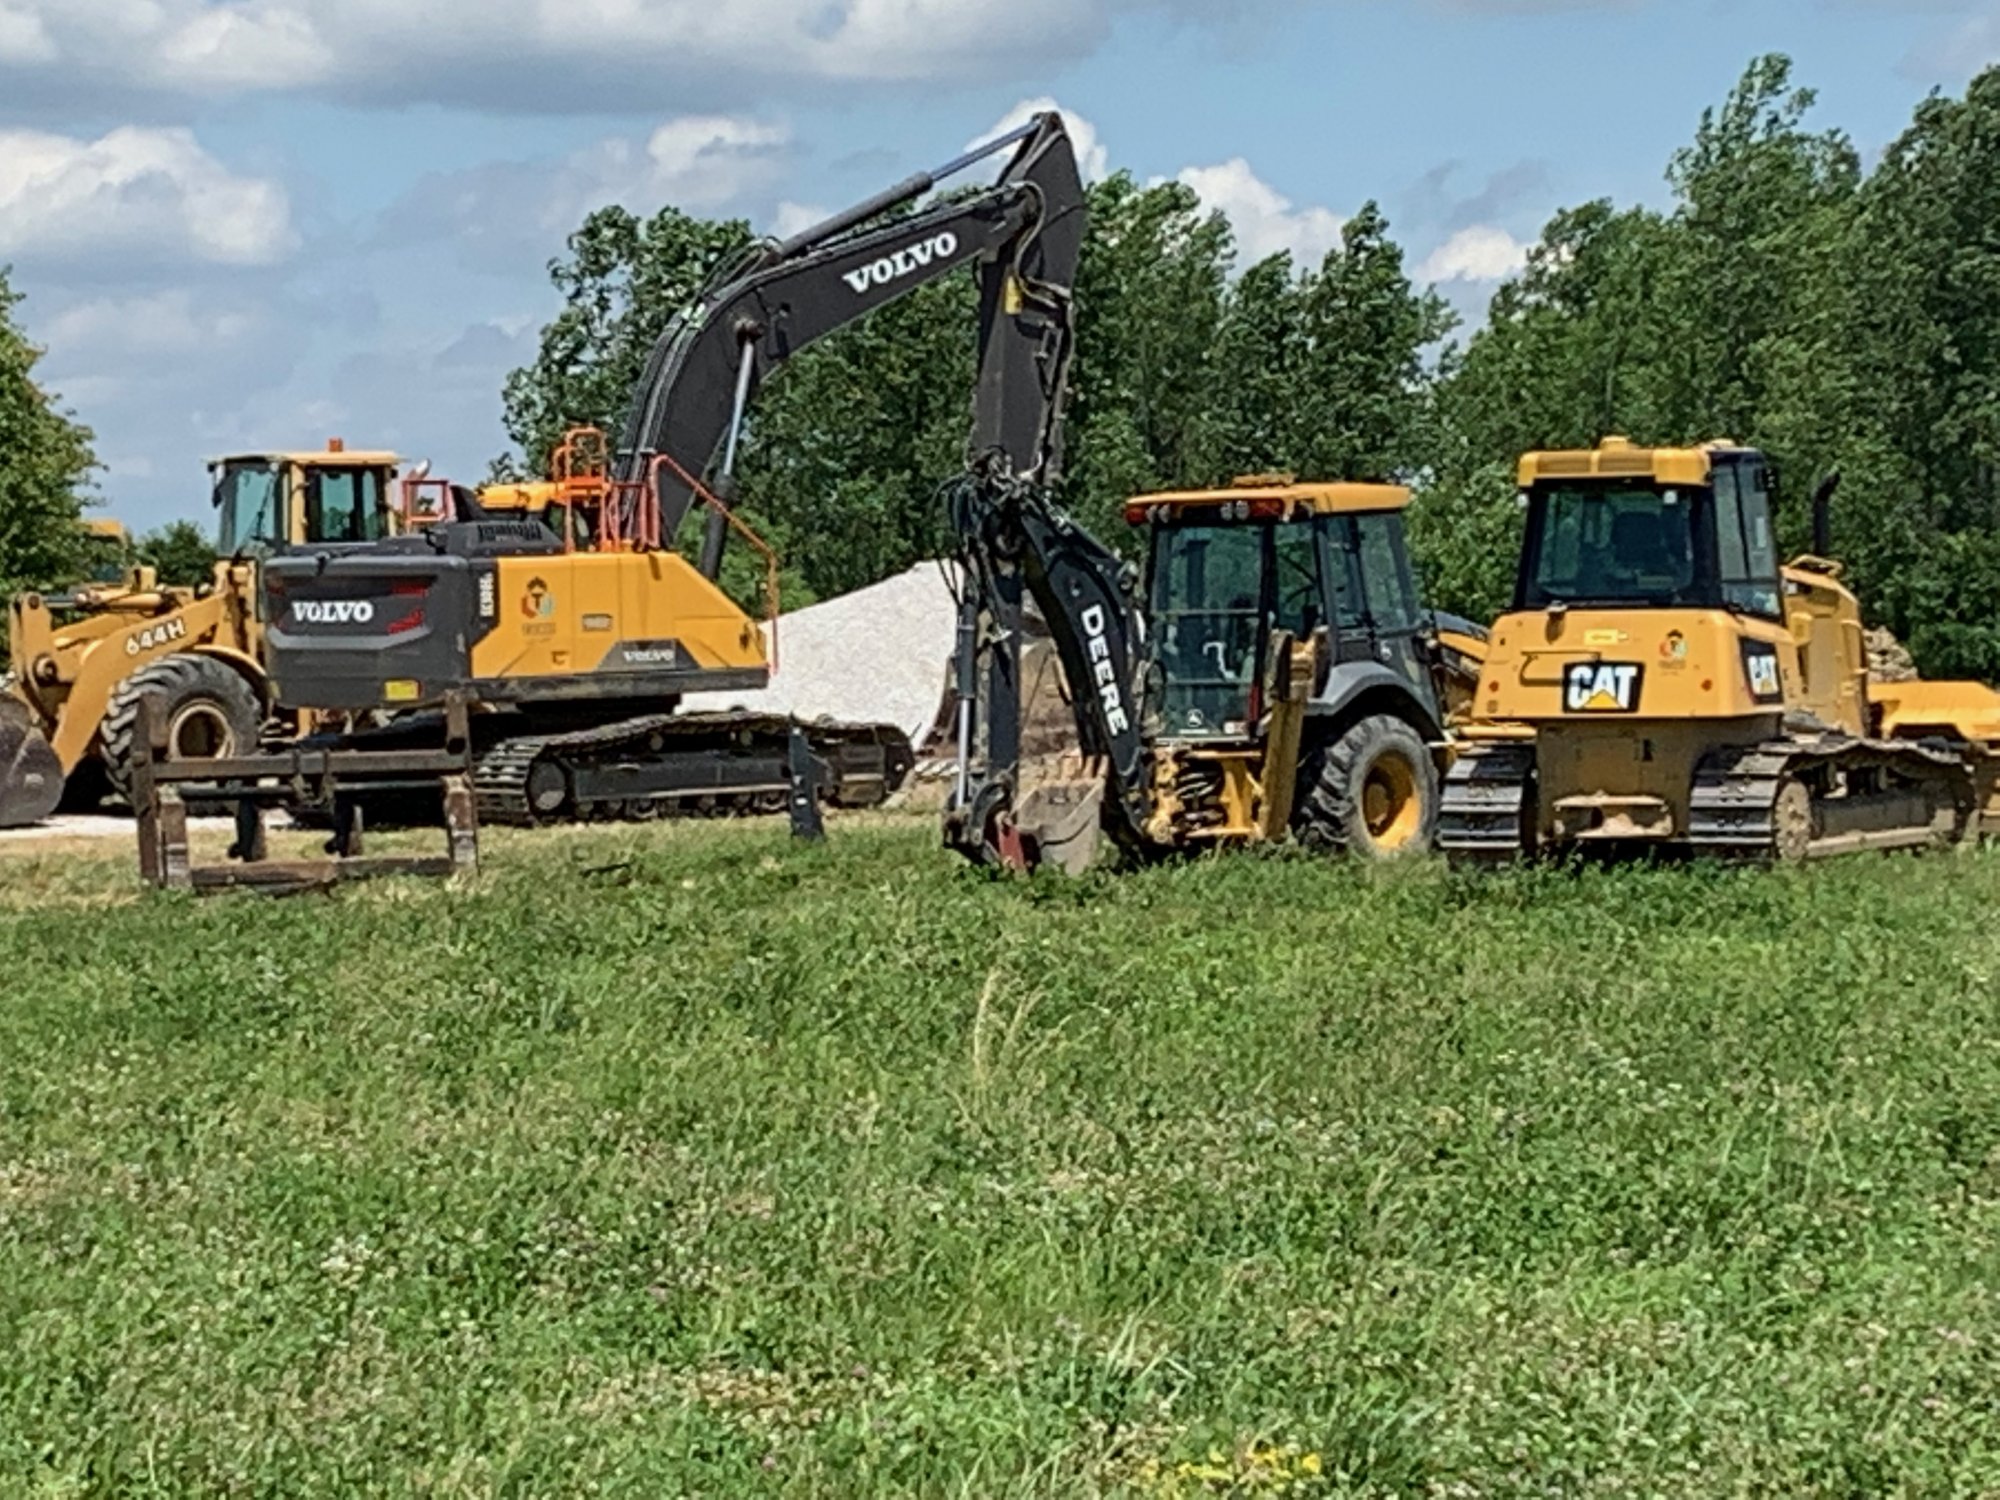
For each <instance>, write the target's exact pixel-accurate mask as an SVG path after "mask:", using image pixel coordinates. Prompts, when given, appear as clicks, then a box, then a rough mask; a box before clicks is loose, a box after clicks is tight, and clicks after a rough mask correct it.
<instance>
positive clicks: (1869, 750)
mask: <svg viewBox="0 0 2000 1500" xmlns="http://www.w3.org/2000/svg"><path fill="white" fill-rule="evenodd" d="M1836 774H1837V775H1838V776H1839V777H1840V778H1841V779H1842V780H1845V779H1847V778H1850V777H1855V776H1863V775H1865V776H1870V777H1879V778H1882V779H1884V780H1888V781H1893V782H1894V783H1895V784H1896V786H1897V788H1898V789H1899V790H1903V791H1909V792H1920V793H1922V794H1923V796H1924V797H1925V799H1926V801H1927V804H1928V805H1929V807H1930V808H1931V809H1932V810H1933V812H1932V816H1931V817H1929V818H1927V819H1925V820H1924V821H1922V822H1920V823H1919V822H1907V821H1906V822H1904V823H1902V824H1901V825H1900V826H1885V827H1881V828H1877V829H1872V830H1866V831H1843V832H1832V833H1828V832H1826V831H1824V830H1825V827H1826V825H1827V823H1828V822H1829V821H1832V820H1833V818H1834V817H1835V815H1837V814H1838V812H1839V811H1840V809H1841V806H1842V803H1841V799H1839V798H1838V797H1835V796H1831V795H1829V794H1828V792H1827V790H1826V787H1827V783H1828V781H1829V780H1830V779H1831V777H1832V776H1833V775H1836ZM1792 786H1804V787H1805V789H1806V792H1807V795H1808V798H1809V800H1807V799H1805V798H1802V799H1797V800H1796V802H1795V807H1796V808H1797V809H1798V811H1788V810H1787V808H1786V807H1785V805H1784V803H1785V799H1786V796H1787V791H1786V789H1787V788H1788V787H1792ZM1972 802H1973V785H1972V774H1971V771H1970V768H1969V767H1968V766H1967V765H1966V763H1965V761H1964V760H1963V759H1962V758H1961V757H1960V756H1958V755H1955V754H1953V753H1952V752H1950V751H1948V750H1938V749H1933V748H1931V747H1929V746H1926V745H1920V744H1910V743H1902V742H1893V741H1883V740H1862V739H1854V738H1851V737H1848V736H1843V735H1828V736H1824V737H1821V738H1818V739H1814V740H1768V741H1765V742H1764V743H1762V744H1757V745H1747V746H1739V747H1735V748H1731V749H1724V750H1716V751H1712V752H1711V753H1710V754H1709V755H1707V756H1706V757H1704V758H1703V760H1702V761H1701V763H1700V765H1699V766H1697V767H1696V769H1695V778H1694V786H1693V788H1692V790H1691V795H1690V797H1689V803H1688V829H1687V843H1688V845H1689V847H1690V848H1692V849H1694V850H1695V851H1697V852H1698V853H1703V854H1708V855H1712V856H1714V857H1716V858H1718V859H1724V860H1728V861H1731V862H1733V863H1747V864H1775V863H1778V862H1780V861H1781V860H1785V859H1794V858H1818V857H1822V856H1825V855H1830V854H1839V853H1846V852H1848V851H1850V850H1854V849H1863V848H1896V847H1907V846H1916V845H1923V844H1930V843H1935V842H1940V841H1941V842H1947V843H1955V842H1957V841H1959V840H1960V839H1962V838H1964V837H1965V836H1966V833H1967V830H1968V829H1969V827H1970V826H1971V821H1972ZM1946 808H1949V809H1951V813H1950V822H1949V827H1948V828H1945V829H1940V827H1939V826H1938V822H1937V818H1938V815H1939V814H1940V813H1942V812H1943V810H1944V809H1946ZM1800 812H1804V813H1806V814H1808V817H1807V821H1806V822H1805V823H1804V825H1803V826H1799V824H1798V821H1797V819H1798V817H1799V813H1800Z"/></svg>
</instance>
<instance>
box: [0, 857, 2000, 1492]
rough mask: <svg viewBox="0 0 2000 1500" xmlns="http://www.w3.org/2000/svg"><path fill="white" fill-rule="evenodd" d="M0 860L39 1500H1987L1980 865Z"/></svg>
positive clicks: (1, 1036)
mask: <svg viewBox="0 0 2000 1500" xmlns="http://www.w3.org/2000/svg"><path fill="white" fill-rule="evenodd" d="M494 845H495V849H494V854H493V857H492V859H491V860H490V862H489V866H488V869H487V870H486V871H485V872H484V873H482V874H481V875H480V876H479V877H478V879H477V880H476V881H474V882H473V883H471V884H470V885H467V886H463V887H448V886H445V885H431V884H423V883H417V882H386V883H382V884H378V885H375V886H371V887H365V888H355V889H350V890H348V891H344V892H341V893H338V894H335V895H332V896H308V897H302V898H297V899H292V900H284V901H271V900H263V899H259V898H255V897H239V898H228V899H215V900H206V901H200V902H197V901H194V900H192V899H179V898H160V897H142V896H141V895H140V894H139V893H138V892H137V891H136V890H135V889H134V886H135V881H134V879H133V877H132V876H131V874H130V872H129V868H128V864H129V854H128V851H127V850H126V849H125V848H124V847H123V846H122V845H119V846H117V847H116V848H115V850H108V851H106V852H105V853H103V854H101V855H97V856H82V857H79V856H75V855H70V854H65V853H47V854H42V855H36V856H32V857H31V856H27V855H24V854H22V853H20V852H13V853H9V854H6V855H4V856H0V956H3V957H4V963H5V969H4V973H5V978H4V981H0V983H4V992H5V1004H4V1005H0V1333H3V1334H4V1347H5V1350H6V1355H5V1358H4V1360H0V1488H4V1490H5V1492H7V1493H20V1494H47V1495H63V1494H110V1493H118V1494H135V1495H136V1494H186V1493H227V1494H246V1495H247V1494H255V1495H272V1496H300V1495H320V1494H336V1493H355V1494H363V1493H365V1494H371V1495H372V1494H387V1495H393V1494H426V1495H461V1494H462V1495H488V1494H493V1495H499V1494H505V1495H574V1494H585V1493H602V1494H629V1495H637V1496H673V1495H684V1494H685V1495H693V1494H700V1495H710V1496H728V1495H808V1494H811V1495H860V1494H871V1495H872V1494H895V1495H911V1496H940V1495H966V1496H1006V1495H1026V1494H1034V1495H1050V1496H1075V1495H1088V1494H1097V1493H1118V1494H1127V1493H1129V1494H1139V1495H1154V1496H1198V1495H1221V1494H1239V1495H1261V1494H1301V1495H1317V1494H1327V1495H1333V1494H1435V1495H1446V1496H1461V1495H1462V1496H1475V1495H1530V1494H1532V1495H1551V1494H1561V1495H1568V1494H1657V1495H1708V1494H1746V1493H1754V1494H1774V1495H1775V1494H1786V1495H1792V1494H1821V1495H1842V1496H1845V1495H1877V1494H1888V1493H1909V1494H1936V1495H1968V1494H1977V1493H1980V1492H1985V1493H1989V1494H2000V1408H1997V1407H1996V1403H2000V1317H1996V1306H1995V1298H1996V1287H2000V1253H1996V1245H1995V1235H1996V1231H1997V1230H2000V1025H1996V1021H2000V1017H1997V1016H1996V1002H1995V998H1994V997H1995V979H1996V976H2000V922H1996V917H1995V914H1996V911H2000V851H1996V852H1992V853H1986V852H1971V853H1962V854H1956V855H1945V856H1938V857H1933V858H1910V859H1901V858H1899V859H1859V860H1853V861H1849V862H1845V863H1842V864H1838V865H1834V866H1828V867H1824V868H1815V869H1808V870H1803V871H1788V872H1782V873H1776V874H1759V873H1750V872H1746V873H1730V872H1719V871H1713V870H1704V869H1700V868H1691V869H1657V870H1626V871H1586V872H1582V873H1565V872H1561V871H1539V872H1532V873H1527V874H1508V875H1501V876H1496V877H1491V878H1483V879H1480V878H1469V877H1462V876H1454V875H1452V874H1451V873H1449V872H1447V871H1446V870H1444V869H1443V868H1442V867H1441V866H1438V865H1435V864H1429V865H1421V866H1417V867H1412V868H1402V869H1395V870H1390V871H1386V872H1385V871H1381V870H1370V869H1364V868H1359V867H1355V866H1347V865H1337V864H1328V863H1321V862H1315V861H1312V860H1308V859H1304V858H1299V857H1272V858H1255V857H1249V856H1243V857H1236V858H1229V859H1221V860H1213V861H1207V862H1203V863H1199V864H1194V865H1189V866H1185V867H1181V868H1170V869H1159V870H1153V871H1148V872H1145V873H1141V874H1137V875H1132V876H1127V877H1111V876H1104V877H1093V878H1090V879H1087V880H1084V881H1081V882H1075V883H1065V882H1062V881H1060V880H1056V879H1050V880H1046V881H1036V882H1032V883H1013V884H1008V883H999V882H994V881H989V880H987V879H985V878H982V877H981V876H979V875H977V874H975V873H974V872H972V871H969V870H966V869H962V868H960V867H959V866H957V865H956V864H955V863H954V862H953V861H952V860H951V859H950V858H949V857H947V856H946V855H944V854H943V853H941V852H939V851H938V850H937V849H936V848H935V847H934V838H933V835H932V831H931V829H930V828H929V826H928V825H926V824H921V823H917V822H904V823H900V824H899V823H896V822H893V821H880V822H866V823H847V824H842V825H839V826H838V827H837V828H836V830H835V837H834V838H833V840H832V841H831V842H829V843H828V844H826V845H824V846H822V847H817V848H797V847H793V846H791V845H790V844H789V843H788V841H787V840H786V838H785V836H784V833H783V830H782V827H781V826H774V825H771V824H757V825H746V826H720V827H718V826H685V827H667V828H662V827H654V828H651V829H645V830H639V831H634V832H630V833H616V834H613V835H611V836H610V837H609V838H606V837H604V836H602V835H599V836H597V837H586V836H585V835H584V834H582V833H556V834H551V835H543V836H540V837H516V838H511V839H498V840H495V841H494Z"/></svg>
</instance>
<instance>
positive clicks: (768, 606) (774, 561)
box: [646, 453, 780, 674]
mask: <svg viewBox="0 0 2000 1500" xmlns="http://www.w3.org/2000/svg"><path fill="white" fill-rule="evenodd" d="M662 468H666V469H671V470H672V471H673V473H674V475H675V477H677V478H678V479H679V480H680V481H681V483H682V484H684V485H686V486H687V487H688V489H689V490H690V491H691V492H692V493H693V495H694V497H695V499H697V500H699V501H700V502H701V503H702V504H703V505H706V506H707V507H709V509H711V510H713V511H714V512H715V513H716V514H717V515H719V516H721V517H722V519H723V520H724V521H725V522H726V523H728V526H729V529H730V530H731V531H733V532H735V533H736V534H737V535H738V536H740V537H741V538H743V540H744V541H745V542H747V543H748V544H749V546H750V549H751V550H752V551H753V552H755V553H756V554H757V555H758V556H759V557H761V558H763V559H764V623H765V625H766V626H767V627H768V628H769V630H770V632H771V671H772V672H773V673H774V674H775V673H776V672H777V670H778V606H779V589H780V585H779V578H778V571H779V570H778V554H777V553H776V552H775V551H774V550H772V547H771V544H770V543H769V542H767V541H765V540H764V539H763V538H762V537H761V536H759V535H757V533H756V532H755V531H753V530H751V528H750V525H749V523H748V522H746V521H745V520H743V518H742V517H741V516H739V515H737V514H736V512H735V511H733V510H731V509H730V508H729V507H728V506H727V505H725V504H723V503H722V501H721V500H719V499H717V498H716V496H715V495H714V494H713V493H712V492H711V491H710V490H709V488H708V486H706V485H705V484H703V483H702V482H701V481H700V480H699V479H696V478H695V477H694V475H692V474H690V473H689V472H688V471H687V470H686V469H685V468H683V467H682V466H681V464H680V462H679V461H678V460H676V459H675V458H674V456H673V455H672V454H670V453H659V454H655V455H654V457H653V462H652V464H651V465H650V466H649V468H648V470H647V485H646V488H647V492H648V494H649V496H650V497H651V508H652V514H653V527H654V531H655V534H656V535H657V532H658V528H659V520H660V502H659V494H660V486H659V484H658V482H657V481H658V476H659V472H660V470H661V469H662Z"/></svg>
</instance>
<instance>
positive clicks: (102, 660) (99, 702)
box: [49, 594, 228, 776]
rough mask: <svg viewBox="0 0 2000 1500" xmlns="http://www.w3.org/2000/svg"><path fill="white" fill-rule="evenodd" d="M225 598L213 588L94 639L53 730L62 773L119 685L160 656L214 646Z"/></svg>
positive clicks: (92, 734) (77, 760)
mask: <svg viewBox="0 0 2000 1500" xmlns="http://www.w3.org/2000/svg"><path fill="white" fill-rule="evenodd" d="M227 604H228V600H227V597H226V596H225V595H222V594H211V595H209V596H208V597H207V598H205V599H195V600H192V601H190V602H189V603H188V604H187V605H186V606H184V607H183V608H181V609H177V610H174V611H173V612H172V613H171V614H164V615H147V616H139V617H136V618H134V619H133V620H132V621H131V622H130V623H129V624H127V625H125V626H124V627H123V628H122V629H120V630H116V631H112V632H110V633H108V634H106V635H104V636H103V637H101V638H100V639H98V640H97V641H95V642H94V643H93V644H92V645H91V647H90V649H89V651H88V652H87V653H86V654H85V656H84V658H83V663H82V666H81V668H80V669H79V670H78V672H77V674H76V681H75V682H74V683H72V684H71V686H70V690H69V696H68V697H67V698H66V699H65V700H64V701H63V706H62V711H61V713H59V714H58V715H57V717H56V723H55V733H54V734H52V735H50V736H49V744H50V747H51V748H52V749H53V750H54V751H55V753H56V759H57V760H58V761H60V762H61V763H62V769H63V775H65V776H68V775H69V774H70V773H71V772H73V771H75V770H76V768H77V767H78V766H79V765H81V764H82V762H83V759H84V757H85V756H87V755H88V754H89V753H90V750H91V746H92V744H93V743H94V742H95V741H96V739H97V729H98V726H99V725H100V724H102V723H103V722H104V715H105V712H106V711H107V710H108V709H109V708H110V706H111V699H112V695H113V694H115V693H116V692H117V691H118V685H119V684H120V683H121V682H123V681H124V680H125V679H126V678H127V677H130V676H131V675H132V674H133V673H134V672H136V671H138V670H139V669H140V668H141V667H144V666H147V665H149V664H150V663H152V662H156V661H158V660H160V658H162V657H165V656H172V655H173V654H174V653H176V652H179V651H194V650H196V649H198V648H205V647H211V646H212V643H213V642H214V638H215V635H216V633H217V632H218V631H219V630H220V629H221V628H222V626H223V623H224V621H225V619H226V617H227V613H228V609H227ZM215 649H218V650H227V649H228V648H226V647H224V648H215Z"/></svg>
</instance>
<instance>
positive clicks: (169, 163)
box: [0, 126, 298, 266]
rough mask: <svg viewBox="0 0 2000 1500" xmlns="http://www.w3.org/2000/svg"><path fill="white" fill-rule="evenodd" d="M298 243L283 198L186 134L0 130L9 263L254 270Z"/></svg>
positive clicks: (3, 242) (0, 196) (0, 253)
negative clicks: (85, 135)
mask: <svg viewBox="0 0 2000 1500" xmlns="http://www.w3.org/2000/svg"><path fill="white" fill-rule="evenodd" d="M297 242H298V240H297V236H296V234H295V233H294V232H293V229H292V222H291V209H290V205H289V203H288V202H287V200H286V197H285V191H284V189H283V188H282V187H281V186H279V185H278V184H277V183H275V182H271V181H268V180H266V179H263V178H256V177H241V176H237V175H236V174H235V173H233V172H231V171H230V170H229V169H228V168H227V167H225V166H223V165H222V163H221V162H219V161H217V160H216V159H215V158H214V157H212V156H210V155H209V154H208V153H207V152H206V151H204V150H202V148H201V146H200V145H199V144H198V143H197V142H196V141H195V138H194V136H193V135H192V134H191V133H190V132H188V131H185V130H149V129H142V128H139V127H135V126H125V127H122V128H120V129H117V130H113V131H112V132H110V133H109V134H108V135H105V136H102V137H100V138H99V139H97V140H94V141H83V140H75V139H72V138H71V137H69V136H64V135H51V134H48V133H46V132H43V131H35V130H11V131H8V130H0V258H8V257H16V258H19V259H22V260H34V259H57V258H60V259H63V260H65V261H78V260H81V261H91V260H98V259H113V260H119V261H124V262H131V261H135V260H137V261H152V262H177V261H190V260H192V261H209V262H213V263H216V264H219V265H229V266H256V265H268V264H270V263H272V262H274V261H278V260H281V259H283V258H284V257H285V256H286V255H287V254H289V253H290V252H291V251H292V249H294V248H295V247H296V245H297Z"/></svg>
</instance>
